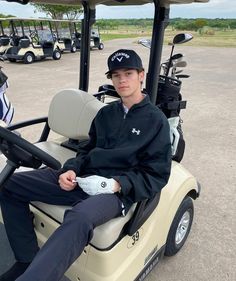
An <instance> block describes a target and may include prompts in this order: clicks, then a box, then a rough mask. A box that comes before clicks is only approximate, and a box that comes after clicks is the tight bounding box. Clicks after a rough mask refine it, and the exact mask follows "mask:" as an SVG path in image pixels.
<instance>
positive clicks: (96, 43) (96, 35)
mask: <svg viewBox="0 0 236 281" xmlns="http://www.w3.org/2000/svg"><path fill="white" fill-rule="evenodd" d="M90 48H91V49H93V48H97V49H98V50H103V49H104V44H103V43H102V41H101V36H100V32H99V28H98V27H94V28H92V30H91V42H90Z"/></svg>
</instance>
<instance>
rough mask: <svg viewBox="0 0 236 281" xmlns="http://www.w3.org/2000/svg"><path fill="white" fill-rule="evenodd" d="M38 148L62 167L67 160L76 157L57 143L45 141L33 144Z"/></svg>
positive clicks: (71, 151)
mask: <svg viewBox="0 0 236 281" xmlns="http://www.w3.org/2000/svg"><path fill="white" fill-rule="evenodd" d="M35 145H36V146H37V147H38V148H40V149H42V150H43V151H45V152H47V153H48V154H50V155H51V156H52V157H54V158H55V159H57V160H58V161H59V162H60V163H61V164H62V165H63V164H64V163H65V162H66V160H67V159H70V158H73V157H75V156H76V152H75V151H73V150H71V149H68V148H65V147H63V146H61V145H60V144H59V143H56V142H52V141H47V142H39V143H36V144H35Z"/></svg>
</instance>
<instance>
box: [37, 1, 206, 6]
mask: <svg viewBox="0 0 236 281" xmlns="http://www.w3.org/2000/svg"><path fill="white" fill-rule="evenodd" d="M31 2H35V3H47V4H65V5H79V4H81V3H82V2H89V4H90V5H91V6H95V5H99V4H103V5H107V6H118V5H144V4H147V3H153V1H152V0H126V1H124V0H123V1H122V0H120V1H119V0H116V1H115V0H113V1H112V0H31ZM194 2H196V3H206V2H209V0H161V3H162V6H165V5H170V4H189V3H194Z"/></svg>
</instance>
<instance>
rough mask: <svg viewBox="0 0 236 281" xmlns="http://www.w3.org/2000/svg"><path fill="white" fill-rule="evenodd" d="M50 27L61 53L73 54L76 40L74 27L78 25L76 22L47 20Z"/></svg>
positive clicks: (75, 49) (75, 48)
mask: <svg viewBox="0 0 236 281" xmlns="http://www.w3.org/2000/svg"><path fill="white" fill-rule="evenodd" d="M49 23H50V24H51V26H52V29H53V32H54V35H55V40H56V44H57V46H58V48H59V50H60V51H61V52H65V51H69V52H71V53H75V52H76V51H77V50H78V49H79V48H78V47H77V45H78V43H77V39H76V37H75V34H76V31H75V25H77V24H80V23H81V21H77V20H73V21H71V20H49Z"/></svg>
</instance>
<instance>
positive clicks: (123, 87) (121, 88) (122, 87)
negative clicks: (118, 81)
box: [118, 86, 128, 90]
mask: <svg viewBox="0 0 236 281" xmlns="http://www.w3.org/2000/svg"><path fill="white" fill-rule="evenodd" d="M118 89H119V90H125V89H128V87H127V86H121V87H118Z"/></svg>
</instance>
